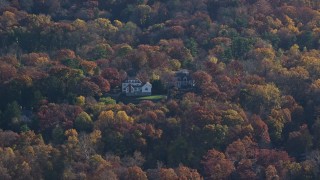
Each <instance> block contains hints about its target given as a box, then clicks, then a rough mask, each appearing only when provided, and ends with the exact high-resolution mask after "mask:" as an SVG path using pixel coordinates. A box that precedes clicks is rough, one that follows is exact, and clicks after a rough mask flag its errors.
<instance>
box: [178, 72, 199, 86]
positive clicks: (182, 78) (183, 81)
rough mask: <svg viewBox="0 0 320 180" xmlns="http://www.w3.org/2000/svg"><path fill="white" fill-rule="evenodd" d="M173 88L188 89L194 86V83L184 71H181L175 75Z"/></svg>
mask: <svg viewBox="0 0 320 180" xmlns="http://www.w3.org/2000/svg"><path fill="white" fill-rule="evenodd" d="M174 85H175V87H177V88H178V89H190V88H193V87H194V86H195V82H194V80H193V79H192V77H191V75H190V73H189V71H188V70H186V69H182V70H180V71H177V72H176V73H175V83H174Z"/></svg>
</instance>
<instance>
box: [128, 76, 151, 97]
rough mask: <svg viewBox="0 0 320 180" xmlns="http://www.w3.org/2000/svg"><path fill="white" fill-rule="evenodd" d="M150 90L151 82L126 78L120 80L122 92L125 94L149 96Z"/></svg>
mask: <svg viewBox="0 0 320 180" xmlns="http://www.w3.org/2000/svg"><path fill="white" fill-rule="evenodd" d="M151 92H152V84H150V83H149V82H146V83H142V82H141V81H140V80H139V79H136V78H128V79H127V80H125V81H123V82H122V93H124V94H125V95H126V96H149V95H151Z"/></svg>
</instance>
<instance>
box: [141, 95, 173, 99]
mask: <svg viewBox="0 0 320 180" xmlns="http://www.w3.org/2000/svg"><path fill="white" fill-rule="evenodd" d="M165 98H167V96H165V95H153V96H144V97H140V98H137V99H138V100H160V99H165Z"/></svg>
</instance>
